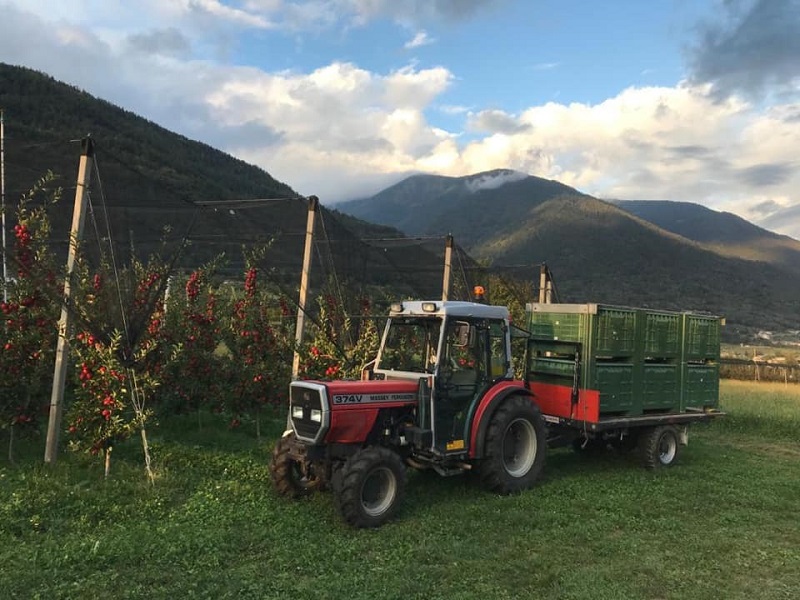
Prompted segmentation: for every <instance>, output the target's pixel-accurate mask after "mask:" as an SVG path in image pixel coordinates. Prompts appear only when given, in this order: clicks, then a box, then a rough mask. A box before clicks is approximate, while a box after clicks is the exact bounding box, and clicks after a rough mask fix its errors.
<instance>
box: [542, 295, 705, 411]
mask: <svg viewBox="0 0 800 600" xmlns="http://www.w3.org/2000/svg"><path fill="white" fill-rule="evenodd" d="M528 314H529V330H530V332H531V334H532V336H533V339H532V342H531V351H530V352H529V373H530V375H529V376H530V378H531V380H533V381H540V382H543V383H551V384H557V385H572V381H573V380H574V378H575V377H576V376H577V378H578V386H579V387H580V388H582V389H591V390H597V391H598V392H599V395H600V416H601V418H602V417H619V416H639V415H646V414H662V413H663V414H667V413H679V412H684V411H685V410H686V408H687V407H698V408H706V407H715V406H717V402H718V391H719V387H718V385H719V365H718V361H719V327H720V319H719V318H718V317H711V316H704V315H696V314H692V313H677V312H667V311H653V310H645V309H636V308H627V307H618V306H608V305H599V304H530V305H528ZM578 354H579V355H580V361H579V362H580V368H579V369H578V371H577V373H576V368H575V363H576V356H577V355H578Z"/></svg>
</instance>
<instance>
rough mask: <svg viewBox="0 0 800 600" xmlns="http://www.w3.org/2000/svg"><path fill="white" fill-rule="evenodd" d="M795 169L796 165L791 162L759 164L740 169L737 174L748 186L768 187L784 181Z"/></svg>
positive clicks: (789, 177) (790, 176)
mask: <svg viewBox="0 0 800 600" xmlns="http://www.w3.org/2000/svg"><path fill="white" fill-rule="evenodd" d="M796 171H797V166H796V165H793V164H791V163H772V164H759V165H753V166H750V167H745V168H743V169H740V170H739V171H738V173H737V176H738V179H739V181H741V182H742V183H745V184H746V185H749V186H750V187H754V188H758V187H770V186H776V185H780V184H782V183H785V182H786V181H788V180H789V179H791V178H792V175H793V174H794V173H795V172H796Z"/></svg>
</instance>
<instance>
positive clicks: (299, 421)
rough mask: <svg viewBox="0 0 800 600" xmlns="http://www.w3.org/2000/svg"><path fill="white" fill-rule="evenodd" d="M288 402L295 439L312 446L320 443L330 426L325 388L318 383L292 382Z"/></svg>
mask: <svg viewBox="0 0 800 600" xmlns="http://www.w3.org/2000/svg"><path fill="white" fill-rule="evenodd" d="M289 401H290V402H289V415H290V416H291V419H292V428H293V429H294V432H295V435H297V438H298V439H300V440H303V441H305V442H311V443H312V444H316V443H318V442H320V441H321V440H322V438H323V437H324V436H325V433H327V431H328V426H329V424H330V409H329V407H328V406H329V405H328V394H327V391H326V389H325V386H324V385H321V384H319V383H310V382H306V381H293V382H292V384H291V387H290V389H289Z"/></svg>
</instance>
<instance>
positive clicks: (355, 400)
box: [333, 394, 415, 404]
mask: <svg viewBox="0 0 800 600" xmlns="http://www.w3.org/2000/svg"><path fill="white" fill-rule="evenodd" d="M414 398H415V396H414V394H334V396H333V403H334V404H370V403H373V402H411V401H413V400H414Z"/></svg>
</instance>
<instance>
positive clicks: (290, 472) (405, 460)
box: [270, 301, 547, 527]
mask: <svg viewBox="0 0 800 600" xmlns="http://www.w3.org/2000/svg"><path fill="white" fill-rule="evenodd" d="M514 331H515V327H514V326H513V325H511V323H510V322H509V313H508V309H507V308H505V307H501V306H487V305H485V304H479V303H471V302H443V301H439V302H419V301H414V302H403V303H395V304H393V305H392V307H391V311H390V314H389V319H388V322H387V324H386V329H385V331H384V334H383V339H382V342H381V347H380V350H379V352H378V356H377V358H376V361H375V364H374V367H373V368H372V369H371V371H370V373H369V378H366V377H365V378H362V380H361V381H325V382H323V381H293V382H292V384H291V389H290V406H289V423H290V425H291V427H290V428H289V429H287V431H286V432H285V433H284V434H283V436H282V437H281V439H280V441H279V442H278V443H277V445H276V447H275V450H274V453H273V457H272V461H271V463H270V473H271V476H272V481H273V483H274V485H275V487H276V489H277V490H278V491H279V492H280V493H281V494H284V495H286V496H291V497H297V496H301V495H305V494H308V493H311V492H312V491H314V490H318V489H322V488H324V487H328V486H329V487H330V488H331V489H332V490H333V494H334V497H335V504H336V506H337V508H338V510H339V512H340V513H341V515H342V517H343V518H344V520H345V521H346V522H347V523H349V524H350V525H352V526H354V527H377V526H380V525H382V524H383V523H385V522H386V521H387V520H389V519H391V518H392V516H393V515H394V514H395V513H396V512H397V509H398V507H399V505H400V503H401V501H402V498H403V493H404V487H405V484H406V475H405V470H406V466H410V467H413V468H416V469H427V468H430V469H434V470H436V471H437V472H438V473H439V474H441V475H456V474H460V473H463V472H465V471H470V470H474V471H477V473H478V474H479V476H480V480H481V481H482V482H483V484H484V485H485V486H486V487H487V488H488V489H490V490H491V491H493V492H496V493H500V494H509V493H513V492H518V491H520V490H524V489H527V488H529V487H531V486H532V485H533V484H534V483H535V482H536V480H537V478H538V477H539V475H540V474H541V472H542V469H543V467H544V461H545V449H546V444H547V439H546V435H547V428H546V426H545V421H544V418H543V416H542V414H541V412H540V410H539V406H538V405H537V403H536V401H535V400H534V397H533V394H532V393H531V391H530V389H529V386H528V385H527V384H526V383H525V382H523V381H520V380H515V379H514V369H513V368H512V363H511V340H512V334H513V333H514ZM519 332H520V334H522V335H525V336H526V337H527V334H526V332H522V330H519Z"/></svg>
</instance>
